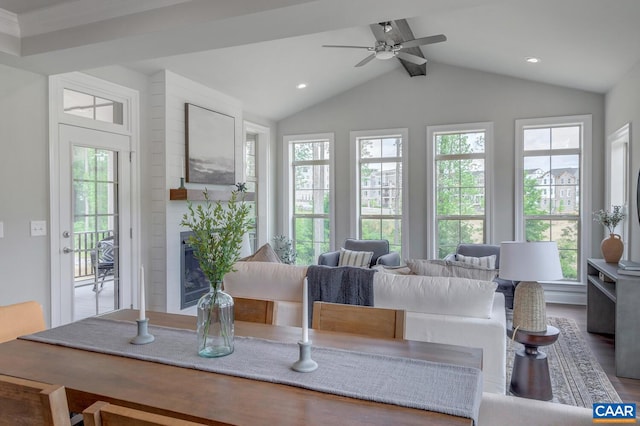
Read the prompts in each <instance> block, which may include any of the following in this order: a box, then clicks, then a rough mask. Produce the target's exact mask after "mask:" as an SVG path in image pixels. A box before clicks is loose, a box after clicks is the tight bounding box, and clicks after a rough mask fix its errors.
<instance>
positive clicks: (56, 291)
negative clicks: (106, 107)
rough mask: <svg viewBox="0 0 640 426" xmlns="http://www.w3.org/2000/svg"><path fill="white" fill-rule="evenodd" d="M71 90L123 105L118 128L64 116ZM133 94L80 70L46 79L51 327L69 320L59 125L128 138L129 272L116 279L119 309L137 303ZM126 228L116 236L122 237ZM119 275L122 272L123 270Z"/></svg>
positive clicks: (136, 159)
mask: <svg viewBox="0 0 640 426" xmlns="http://www.w3.org/2000/svg"><path fill="white" fill-rule="evenodd" d="M66 88H68V89H72V90H76V91H80V92H83V93H88V94H91V95H95V96H100V97H103V98H106V99H112V100H115V101H118V102H122V104H123V124H113V123H106V122H101V121H96V120H92V119H88V118H83V117H78V116H73V115H70V114H66V113H65V112H64V110H63V103H62V99H63V90H64V89H66ZM139 105H140V102H139V94H138V91H137V90H134V89H130V88H128V87H124V86H120V85H118V84H115V83H111V82H108V81H105V80H102V79H99V78H97V77H93V76H90V75H87V74H84V73H80V72H72V73H67V74H59V75H52V76H50V77H49V224H50V230H51V232H50V235H51V237H50V269H51V283H50V291H51V299H50V302H51V326H52V327H55V326H58V325H62V324H65V323H67V322H69V321H71V312H65V309H63V308H64V306H65V302H64V301H63V295H64V294H65V292H63V291H62V285H63V283H62V280H61V268H60V264H61V261H62V246H63V241H62V236H61V232H62V231H61V229H60V217H59V216H60V215H59V211H60V201H59V194H60V190H61V187H60V170H59V162H60V150H59V148H60V140H59V126H60V125H61V124H66V125H71V126H76V127H84V128H88V129H92V130H101V131H105V132H110V133H116V134H120V135H125V136H128V137H129V138H130V139H131V162H130V167H131V169H130V172H131V174H130V188H129V194H130V195H129V196H130V217H129V223H130V224H131V228H130V231H129V233H130V237H131V241H130V243H131V244H130V246H131V253H130V256H131V257H130V260H131V263H130V264H131V268H130V271H128V273H126V275H125V274H122V275H121V282H120V307H126V306H128V307H133V305H134V304H136V305H137V303H138V300H137V299H138V296H137V293H138V292H137V291H134V289H135V288H137V286H138V279H139V277H138V268H136V267H135V265H139V264H140V215H139V211H140V210H139V209H140V205H139V204H140V202H139V198H140V197H139V195H138V194H139V186H140V175H139V170H140V167H139V161H140V160H139V155H138V152H139V145H140V109H139ZM126 232H127V231H126V230H122V234H123V235H126ZM123 272H124V271H123Z"/></svg>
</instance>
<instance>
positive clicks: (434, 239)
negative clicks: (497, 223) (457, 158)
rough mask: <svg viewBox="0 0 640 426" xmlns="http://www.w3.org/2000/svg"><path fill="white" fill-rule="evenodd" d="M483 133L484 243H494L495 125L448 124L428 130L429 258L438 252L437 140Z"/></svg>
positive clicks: (434, 256) (487, 122) (485, 123)
mask: <svg viewBox="0 0 640 426" xmlns="http://www.w3.org/2000/svg"><path fill="white" fill-rule="evenodd" d="M474 131H475V132H484V133H485V141H484V144H485V148H484V168H485V176H484V187H485V189H484V190H485V197H484V202H485V207H484V208H485V210H484V216H485V224H484V226H485V229H484V236H485V243H486V244H492V243H493V226H492V223H493V215H492V212H493V207H494V199H493V198H494V197H493V195H492V188H493V145H494V141H493V138H494V133H493V122H490V121H486V122H479V123H461V124H445V125H437V126H427V164H428V166H427V170H428V171H427V223H428V226H427V227H428V229H427V232H428V235H429V236H430V237H429V238H428V239H427V253H428V254H429V257H431V258H436V256H437V248H438V233H437V223H436V219H437V215H436V195H437V193H438V190H437V188H436V170H437V169H436V167H435V164H436V144H435V137H436V136H437V135H438V134H443V133H469V132H474Z"/></svg>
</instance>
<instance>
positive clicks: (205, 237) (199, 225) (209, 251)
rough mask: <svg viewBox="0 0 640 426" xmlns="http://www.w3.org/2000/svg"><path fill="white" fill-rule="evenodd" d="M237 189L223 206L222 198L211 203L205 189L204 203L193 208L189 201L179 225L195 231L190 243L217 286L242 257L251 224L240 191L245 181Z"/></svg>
mask: <svg viewBox="0 0 640 426" xmlns="http://www.w3.org/2000/svg"><path fill="white" fill-rule="evenodd" d="M236 186H237V187H238V189H237V190H234V191H232V192H231V198H230V199H229V201H228V202H227V203H226V206H223V205H222V203H221V202H220V201H216V202H215V203H212V202H211V200H209V194H208V193H207V191H206V190H205V191H204V196H205V202H204V203H202V204H198V206H197V207H195V208H194V207H193V204H192V203H190V202H189V203H188V204H187V209H188V211H187V213H185V214H184V215H183V216H182V222H180V225H182V226H184V227H186V228H189V229H190V230H191V231H193V235H192V236H191V237H189V244H190V245H191V246H192V247H193V249H194V255H195V257H196V259H198V262H200V269H202V272H203V273H204V274H205V276H206V277H207V278H208V279H209V282H210V283H211V285H212V286H213V287H214V288H215V287H216V286H218V285H219V284H220V283H221V282H222V278H223V277H224V276H225V274H227V273H228V272H231V271H233V270H234V269H233V265H234V264H235V263H236V262H237V261H238V259H239V258H240V248H241V247H242V238H243V236H244V234H245V233H246V232H247V231H248V229H249V226H250V218H249V214H250V207H249V205H248V204H247V203H245V202H244V201H243V200H238V194H243V195H242V198H244V192H245V187H244V185H243V184H238V185H236Z"/></svg>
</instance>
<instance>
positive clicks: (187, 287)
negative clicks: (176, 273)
mask: <svg viewBox="0 0 640 426" xmlns="http://www.w3.org/2000/svg"><path fill="white" fill-rule="evenodd" d="M191 235H193V232H190V231H186V232H181V233H180V274H181V276H180V309H185V308H188V307H190V306H195V305H196V304H197V303H198V299H200V297H201V296H202V295H203V294H205V293H207V292H208V291H209V288H210V287H211V283H209V280H208V279H207V277H206V276H205V275H204V273H203V272H202V270H201V269H200V263H199V262H198V259H196V256H195V254H194V252H193V247H191V245H189V237H190V236H191Z"/></svg>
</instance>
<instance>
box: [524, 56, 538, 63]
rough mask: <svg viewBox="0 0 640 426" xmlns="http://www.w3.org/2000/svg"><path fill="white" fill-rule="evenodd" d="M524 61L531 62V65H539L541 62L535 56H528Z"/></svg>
mask: <svg viewBox="0 0 640 426" xmlns="http://www.w3.org/2000/svg"><path fill="white" fill-rule="evenodd" d="M524 60H525V61H527V62H529V63H530V64H537V63H538V62H540V58H536V57H535V56H527V57H526V58H524Z"/></svg>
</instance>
